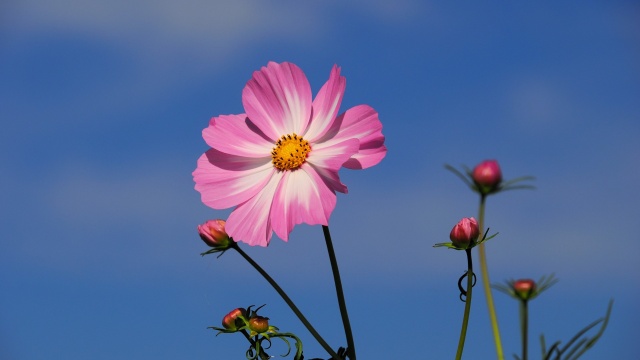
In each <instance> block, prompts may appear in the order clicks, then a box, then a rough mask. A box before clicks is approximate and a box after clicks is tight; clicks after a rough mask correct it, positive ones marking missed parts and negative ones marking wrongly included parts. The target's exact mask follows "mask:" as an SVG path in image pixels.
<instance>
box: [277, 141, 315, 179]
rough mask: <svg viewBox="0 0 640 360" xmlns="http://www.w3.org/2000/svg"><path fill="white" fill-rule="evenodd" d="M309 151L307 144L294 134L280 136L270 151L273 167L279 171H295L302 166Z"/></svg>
mask: <svg viewBox="0 0 640 360" xmlns="http://www.w3.org/2000/svg"><path fill="white" fill-rule="evenodd" d="M310 151H311V146H309V142H308V141H307V140H305V139H303V138H302V136H298V135H297V134H296V133H292V134H287V135H282V137H281V138H280V139H278V141H277V142H276V146H275V147H274V148H273V151H271V159H272V160H271V161H272V162H273V166H274V167H275V168H276V169H278V170H280V171H286V170H295V169H297V168H299V167H300V165H302V164H303V163H304V162H305V160H306V159H307V155H308V154H309V152H310Z"/></svg>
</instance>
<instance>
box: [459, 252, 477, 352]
mask: <svg viewBox="0 0 640 360" xmlns="http://www.w3.org/2000/svg"><path fill="white" fill-rule="evenodd" d="M465 253H466V254H467V273H466V274H465V275H464V276H466V277H467V291H466V293H465V294H464V295H465V296H466V298H465V304H464V316H463V317H462V328H461V329H460V339H459V340H458V351H457V352H456V360H460V359H462V351H463V350H464V341H465V339H466V337H467V326H468V325H469V314H470V313H471V295H472V292H473V278H474V274H473V261H472V260H471V249H470V248H469V249H465Z"/></svg>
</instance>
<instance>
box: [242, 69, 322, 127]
mask: <svg viewBox="0 0 640 360" xmlns="http://www.w3.org/2000/svg"><path fill="white" fill-rule="evenodd" d="M242 104H243V105H244V109H245V111H246V112H247V115H248V116H249V118H250V119H251V121H253V122H254V123H255V124H256V126H257V127H258V128H259V129H260V130H262V131H263V132H264V134H266V135H267V137H269V138H270V139H278V138H280V137H281V136H282V135H286V134H291V133H296V134H300V135H302V134H303V132H304V130H306V128H307V124H308V123H309V119H310V116H311V86H310V85H309V81H308V80H307V77H306V76H305V75H304V73H303V72H302V70H300V68H299V67H297V66H296V65H294V64H291V63H282V64H277V63H274V62H270V63H269V64H268V65H267V66H266V67H262V69H260V71H256V72H254V73H253V78H251V80H249V81H248V82H247V85H246V86H245V87H244V90H243V91H242Z"/></svg>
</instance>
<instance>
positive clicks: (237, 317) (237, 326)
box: [211, 305, 278, 336]
mask: <svg viewBox="0 0 640 360" xmlns="http://www.w3.org/2000/svg"><path fill="white" fill-rule="evenodd" d="M262 306H264V305H262ZM262 306H260V307H259V308H257V309H255V310H252V309H251V308H252V307H253V305H252V306H249V307H248V308H246V309H245V308H236V309H233V310H231V311H230V312H229V313H228V314H227V315H225V316H224V317H223V318H222V328H216V327H211V328H212V329H216V330H219V331H221V332H225V333H230V332H237V331H242V330H248V331H249V332H250V335H251V336H255V335H269V334H270V333H277V331H278V328H277V327H275V326H270V325H269V318H268V317H264V316H260V315H258V310H260V309H261V308H262Z"/></svg>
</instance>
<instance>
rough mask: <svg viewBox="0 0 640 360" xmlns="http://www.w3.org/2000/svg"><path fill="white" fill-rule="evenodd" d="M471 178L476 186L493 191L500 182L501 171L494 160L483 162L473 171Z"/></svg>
mask: <svg viewBox="0 0 640 360" xmlns="http://www.w3.org/2000/svg"><path fill="white" fill-rule="evenodd" d="M471 177H472V178H473V181H474V182H475V183H476V184H478V185H480V186H482V187H486V188H489V189H495V188H496V187H497V186H498V185H499V184H500V182H501V181H502V171H501V170H500V165H498V162H497V161H496V160H485V161H483V162H481V163H480V164H478V165H477V166H476V167H475V168H474V169H473V172H472V174H471Z"/></svg>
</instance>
